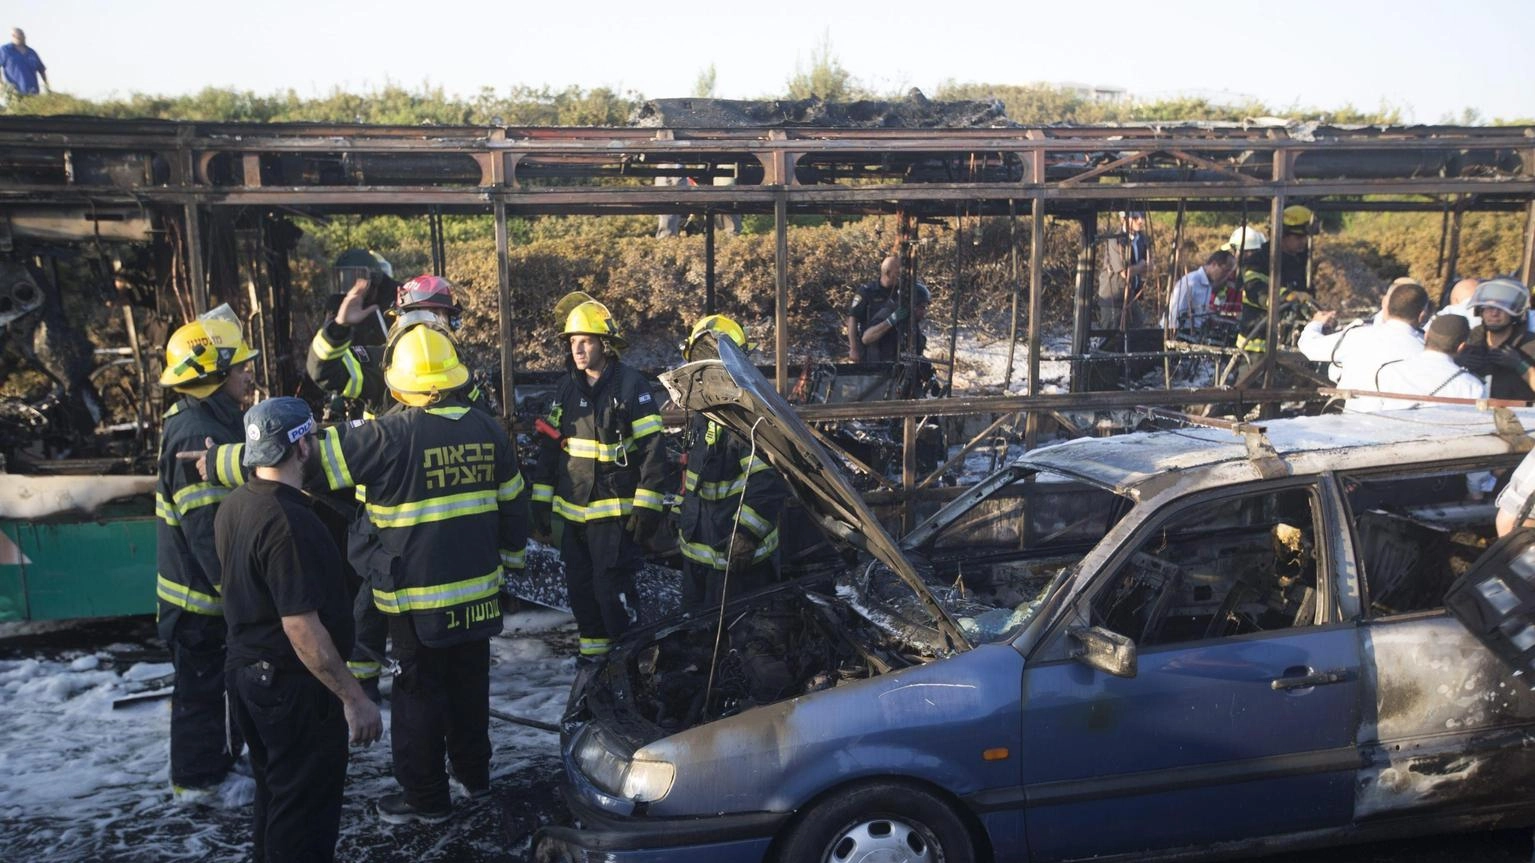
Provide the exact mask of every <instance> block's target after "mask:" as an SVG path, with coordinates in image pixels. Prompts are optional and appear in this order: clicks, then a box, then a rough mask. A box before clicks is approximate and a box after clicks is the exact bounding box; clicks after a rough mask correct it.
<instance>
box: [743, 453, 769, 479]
mask: <svg viewBox="0 0 1535 863" xmlns="http://www.w3.org/2000/svg"><path fill="white" fill-rule="evenodd" d="M770 467H772V465H770V464H768V463H767V462H765V461H763V460H762V459H760V458H757V457H756V456H754V455H749V456H746V457H745V458H743V459H741V469H742V470H744V471H746V475H747V476H751V475H752V474H754V473H756V472H757V471H761V470H767V469H768V468H770Z"/></svg>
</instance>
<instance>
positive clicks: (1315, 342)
mask: <svg viewBox="0 0 1535 863" xmlns="http://www.w3.org/2000/svg"><path fill="white" fill-rule="evenodd" d="M1401 285H1415V286H1417V287H1418V288H1420V289H1421V288H1422V287H1423V285H1421V284H1419V282H1418V280H1417V279H1413V278H1409V277H1407V276H1403V277H1402V278H1399V279H1393V280H1392V282H1391V284H1390V285H1387V286H1386V287H1385V288H1384V289H1377V291H1378V292H1379V294H1380V309H1379V310H1378V311H1376V312H1375V314H1373V315H1371V316H1370V317H1368V318H1364V319H1361V320H1356V321H1351V322H1349V323H1348V325H1346V326H1344V327H1343V328H1341V329H1333V324H1334V323H1336V321H1337V319H1338V312H1337V310H1336V309H1327V310H1325V311H1319V312H1317V313H1316V314H1314V315H1312V317H1311V321H1310V322H1309V323H1307V324H1306V326H1305V329H1303V330H1301V334H1300V339H1299V340H1298V341H1297V342H1296V345H1295V347H1296V349H1297V350H1299V351H1300V352H1301V353H1302V354H1304V355H1305V356H1306V359H1308V360H1311V361H1312V362H1314V363H1327V377H1328V378H1329V379H1331V380H1333V381H1337V380H1338V379H1339V378H1340V377H1341V376H1342V374H1343V366H1342V365H1341V364H1340V363H1339V362H1338V359H1337V356H1338V352H1339V351H1340V350H1341V348H1342V345H1343V344H1344V342H1346V341H1348V340H1349V339H1351V338H1353V337H1355V336H1358V335H1361V334H1363V333H1365V332H1367V331H1368V328H1369V327H1372V326H1375V325H1378V324H1380V323H1381V322H1383V321H1384V320H1385V319H1386V317H1387V313H1386V307H1387V305H1388V304H1389V303H1390V302H1391V294H1392V292H1393V291H1395V290H1396V289H1397V287H1399V286H1401ZM1426 295H1427V292H1426V291H1425V296H1426ZM1416 327H1417V324H1414V328H1416Z"/></svg>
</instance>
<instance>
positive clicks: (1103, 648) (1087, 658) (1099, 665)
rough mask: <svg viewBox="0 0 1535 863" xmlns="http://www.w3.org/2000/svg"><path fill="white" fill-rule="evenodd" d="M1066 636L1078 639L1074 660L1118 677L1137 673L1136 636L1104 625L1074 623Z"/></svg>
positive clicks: (1076, 640)
mask: <svg viewBox="0 0 1535 863" xmlns="http://www.w3.org/2000/svg"><path fill="white" fill-rule="evenodd" d="M1066 636H1067V637H1068V638H1070V639H1071V640H1072V641H1074V642H1076V645H1075V646H1074V647H1072V648H1071V658H1072V659H1075V660H1076V661H1078V662H1080V663H1082V664H1083V665H1086V666H1087V667H1088V668H1096V669H1098V670H1099V671H1103V672H1106V673H1108V674H1112V675H1114V676H1115V677H1134V676H1135V672H1136V658H1135V657H1136V653H1135V640H1134V639H1132V638H1130V637H1128V636H1124V635H1120V634H1119V633H1117V632H1110V631H1109V630H1107V629H1104V628H1103V627H1101V626H1074V627H1072V628H1071V629H1068V630H1066Z"/></svg>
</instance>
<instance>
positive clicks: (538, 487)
mask: <svg viewBox="0 0 1535 863" xmlns="http://www.w3.org/2000/svg"><path fill="white" fill-rule="evenodd" d="M533 500H535V501H537V502H539V503H548V502H549V501H551V500H554V486H552V485H544V484H543V483H541V482H535V483H533Z"/></svg>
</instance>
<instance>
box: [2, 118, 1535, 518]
mask: <svg viewBox="0 0 1535 863" xmlns="http://www.w3.org/2000/svg"><path fill="white" fill-rule="evenodd" d="M657 113H664V112H657ZM664 177H692V178H698V179H702V178H706V177H707V178H715V177H728V178H731V180H732V181H733V183H734V184H733V185H698V186H677V185H656V184H652V182H653V181H654V180H655V179H657V178H664ZM1291 199H1304V200H1305V201H1306V203H1307V204H1308V206H1311V207H1312V209H1314V210H1319V211H1323V212H1326V211H1330V210H1355V211H1364V210H1417V211H1432V212H1441V213H1443V214H1444V219H1445V234H1446V236H1447V238H1448V256H1447V259H1446V254H1445V244H1444V242H1443V241H1441V255H1440V260H1441V266H1440V271H1441V272H1440V275H1442V276H1443V277H1444V279H1445V280H1446V285H1445V287H1446V288H1447V287H1448V280H1449V279H1450V278H1451V276H1452V274H1453V273H1454V271H1455V262H1454V261H1455V255H1456V249H1457V248H1458V241H1459V226H1460V216H1461V214H1462V213H1464V212H1467V211H1504V212H1523V213H1524V214H1525V227H1524V232H1523V236H1524V244H1523V246H1524V247H1523V250H1522V256H1521V259H1520V260H1521V265H1520V275H1521V276H1522V277H1523V278H1524V279H1525V280H1526V281H1528V279H1529V276H1530V273H1531V266H1532V260H1531V259H1532V256H1535V128H1530V127H1460V126H1413V127H1362V128H1344V127H1330V126H1319V125H1316V124H1294V123H1291V124H1282V123H1244V124H1221V123H1184V124H1167V125H1141V126H1034V127H1016V126H1006V127H995V128H920V129H912V128H824V127H815V126H788V125H764V126H747V127H729V128H693V127H691V126H687V125H680V126H674V127H668V128H651V127H624V128H584V127H442V126H363V125H334V124H241V123H197V122H164V121H113V120H98V119H88V118H27V117H20V118H0V251H9V241H10V237H11V233H12V231H13V229H15V227H16V225H13V222H17V223H20V222H21V221H22V220H23V219H24V218H25V217H35V216H36V215H37V214H38V213H40V212H41V213H47V212H49V211H68V212H72V213H74V214H76V217H77V218H81V217H83V218H85V219H88V220H94V225H95V230H96V231H97V232H99V231H100V230H101V225H102V224H103V223H104V221H103V220H105V219H108V218H111V216H109V215H107V214H111V213H114V212H122V211H125V210H127V211H137V212H139V213H152V214H154V216H155V217H157V218H158V220H159V223H160V224H162V225H164V226H166V227H167V228H169V231H168V233H169V234H171V235H174V237H175V240H176V244H177V245H178V246H179V248H180V249H183V250H190V252H189V253H186V254H184V255H182V256H181V261H180V270H181V271H182V272H183V274H184V279H185V283H186V284H187V285H188V286H189V287H190V291H189V293H190V297H189V300H190V302H189V305H190V306H191V309H189V311H198V310H202V309H204V308H206V307H207V306H208V304H209V301H210V296H225V295H227V292H228V291H231V290H238V286H237V285H235V284H231V283H230V282H231V279H233V278H234V277H233V276H231V275H230V274H229V273H227V272H225V273H220V272H217V271H210V265H209V258H208V253H207V239H206V234H207V232H208V226H209V224H210V220H213V221H216V220H217V219H219V218H220V217H221V216H222V215H223V214H227V213H229V212H232V211H234V210H233V208H241V209H240V210H239V211H240V212H247V213H248V212H252V211H254V212H258V213H262V212H266V213H276V212H298V213H305V214H315V215H325V214H338V213H351V214H399V215H421V214H424V213H432V214H439V213H452V214H479V215H484V214H487V213H488V214H490V215H492V216H493V217H494V219H495V239H496V246H497V264H498V277H499V293H498V300H499V314H500V321H499V323H500V336H501V342H502V344H503V345H505V346H507V347H506V349H505V350H503V351H502V358H501V369H500V371H501V379H502V382H503V391H509V389H510V385H511V383H512V382H513V381H515V379H516V368H515V364H516V351H515V350H514V347H515V346H514V345H513V341H512V333H513V330H512V320H513V315H514V314H516V313H517V311H518V306H517V297H516V296H515V295H514V290H513V281H514V280H513V277H512V273H511V272H510V269H509V264H508V258H507V251H508V249H509V238H508V231H507V218H508V217H509V216H536V215H545V214H564V215H571V214H584V215H612V214H636V213H643V214H657V213H697V212H703V213H705V214H710V213H760V214H771V215H772V216H773V219H774V224H775V230H776V254H775V273H774V276H775V280H774V286H775V327H774V351H773V353H774V357H775V360H774V362H775V364H776V367H775V370H776V380H777V382H778V386H779V387H780V388H781V389H782V388H785V387H787V386H789V385H790V383H791V379H790V377H789V374H788V365H787V364H788V355H789V338H788V331H787V324H786V320H787V308H788V298H789V272H788V261H789V253H788V231H787V226H788V222H789V217H790V216H791V215H797V214H835V215H844V214H845V215H858V214H890V213H895V214H900V215H902V216H904V217H908V218H916V219H922V218H944V217H950V216H953V215H954V214H955V212H956V211H957V208H961V207H962V208H963V212H965V213H967V214H969V215H974V216H981V217H996V216H1006V217H1008V218H1010V219H1013V220H1015V223H1016V219H1017V218H1018V217H1019V215H1020V212H1021V211H1022V210H1023V206H1024V205H1026V206H1027V211H1026V212H1025V213H1023V215H1024V216H1025V217H1026V218H1028V219H1029V220H1030V225H1031V227H1032V230H1031V232H1030V236H1031V245H1030V249H1029V250H1028V260H1029V266H1028V275H1027V284H1028V293H1027V315H1026V319H1027V321H1028V330H1027V344H1028V348H1029V350H1028V359H1027V372H1026V374H1027V386H1028V391H1027V395H1023V396H998V397H976V398H957V399H943V400H938V401H934V400H921V401H894V402H890V401H886V402H877V403H860V404H838V405H810V406H805V407H803V408H801V409H800V410H801V412H802V415H803V416H804V418H805V419H807V420H844V419H876V418H901V419H903V420H904V421H905V425H906V446H905V458H904V471H903V482H902V487H901V488H900V489H891V491H894V492H896V495H895V496H896V497H898V498H899V497H908V496H911V495H917V494H921V491H922V489H923V488H924V487H926V486H928V485H931V484H932V483H933V481H934V479H935V478H936V476H937V473H936V472H935V473H933V474H931V475H929V476H927V477H925V478H918V477H917V476H916V463H915V458H914V455H913V451H914V446H913V440H914V437H915V423H916V421H917V418H918V417H921V416H946V415H947V416H953V415H961V414H993V415H1000V417H1002V418H1003V419H1005V418H1007V417H1010V416H1013V415H1017V414H1021V415H1022V416H1023V417H1024V418H1025V423H1026V426H1025V428H1026V437H1027V440H1028V443H1029V444H1030V445H1032V444H1033V443H1034V441H1035V436H1036V429H1037V420H1038V418H1039V417H1040V415H1041V414H1042V413H1043V412H1048V411H1061V410H1072V409H1080V408H1083V407H1088V406H1089V405H1090V406H1091V408H1105V407H1130V406H1134V405H1197V404H1207V403H1212V402H1222V403H1227V404H1229V403H1231V402H1233V400H1235V401H1237V402H1239V403H1240V404H1242V405H1254V404H1265V403H1274V402H1278V401H1281V400H1295V399H1297V398H1300V397H1305V396H1308V395H1309V396H1314V395H1315V392H1314V391H1309V392H1308V391H1298V390H1294V389H1269V388H1266V387H1267V386H1268V385H1269V384H1270V382H1271V377H1270V371H1271V369H1272V367H1273V365H1274V355H1272V354H1267V355H1264V356H1263V358H1262V360H1261V361H1260V364H1259V366H1258V371H1259V372H1260V373H1259V374H1258V375H1249V376H1248V378H1247V379H1248V380H1249V381H1252V382H1255V383H1258V384H1259V386H1257V387H1253V386H1247V387H1243V388H1241V389H1239V390H1236V391H1232V390H1227V389H1214V388H1211V389H1203V390H1178V391H1167V392H1161V393H1156V392H1146V391H1141V392H1121V393H1093V394H1088V393H1083V392H1072V393H1067V394H1051V395H1042V394H1041V393H1040V390H1039V363H1040V359H1041V351H1040V335H1041V333H1040V323H1041V321H1040V318H1041V308H1042V305H1041V294H1042V290H1043V269H1042V264H1043V258H1044V253H1043V242H1044V235H1045V232H1044V225H1045V218H1046V216H1047V215H1049V216H1052V217H1055V218H1063V219H1074V220H1077V221H1079V222H1081V224H1082V226H1083V249H1084V253H1083V254H1082V255H1081V256H1080V257H1081V258H1082V259H1083V260H1086V259H1087V257H1088V254H1089V251H1088V250H1090V248H1091V246H1092V239H1093V230H1094V226H1095V224H1096V221H1095V220H1096V217H1097V215H1098V214H1099V213H1101V212H1103V211H1105V210H1114V209H1121V208H1123V207H1125V206H1126V205H1127V204H1130V203H1132V202H1133V204H1134V207H1135V208H1137V209H1150V210H1165V211H1170V210H1177V211H1178V212H1180V213H1181V212H1183V211H1184V209H1185V208H1186V207H1188V206H1189V205H1190V202H1192V204H1193V207H1194V208H1195V209H1202V210H1224V211H1229V212H1238V211H1240V212H1241V213H1242V218H1243V221H1244V222H1245V221H1248V220H1249V216H1248V214H1249V212H1250V211H1251V212H1252V214H1253V215H1252V218H1251V221H1252V222H1253V223H1259V222H1262V221H1265V219H1264V218H1263V217H1264V216H1265V215H1266V217H1267V219H1266V221H1267V223H1268V224H1278V223H1279V221H1280V214H1281V211H1282V210H1283V209H1284V207H1285V204H1286V201H1287V200H1291ZM1265 203H1266V204H1267V207H1266V209H1267V213H1264V212H1263V210H1264V209H1265V208H1264V207H1263V205H1264V204H1265ZM1452 216H1453V220H1452ZM704 221H705V224H706V225H707V229H706V230H707V231H708V235H707V236H706V257H707V258H708V261H707V273H708V287H709V290H708V291H707V296H708V299H707V300H706V305H707V306H708V307H709V309H708V310H712V305H713V302H712V298H713V291H712V287H713V270H714V267H713V242H712V240H713V220H712V219H708V218H706V219H705V220H704ZM261 236H262V242H263V243H264V244H265V246H266V248H265V249H264V251H265V254H266V255H267V256H268V257H270V258H273V259H275V260H276V262H277V266H276V267H274V272H273V275H274V276H275V277H276V278H274V280H273V281H274V282H275V284H274V285H273V290H272V292H271V295H270V297H271V302H272V305H273V308H272V309H271V310H270V312H271V313H272V315H273V318H274V320H273V321H272V326H273V329H274V330H275V336H276V346H277V347H279V348H282V347H284V346H285V345H286V344H288V343H289V342H288V340H289V337H290V336H291V333H290V332H289V329H290V327H289V322H288V319H287V309H286V296H285V295H286V278H287V265H286V260H287V247H286V246H285V245H284V244H282V243H281V242H276V241H271V240H270V238H269V237H268V236H267V234H266V233H265V232H263V233H262V234H261ZM1016 254H1017V249H1016V244H1015V249H1014V255H1015V260H1016ZM1272 259H1273V260H1272V261H1271V264H1270V267H1271V274H1270V275H1271V278H1270V290H1271V295H1270V299H1269V321H1268V328H1269V332H1270V333H1272V332H1273V330H1274V328H1275V325H1276V315H1277V310H1278V304H1277V302H1276V294H1277V291H1278V285H1279V278H1278V268H1279V256H1278V255H1274V256H1272ZM958 266H960V263H959V262H956V267H958ZM211 269H212V270H217V269H218V268H211ZM224 269H228V268H224ZM1023 283H1024V280H1023V279H1022V278H1021V277H1017V274H1016V265H1015V278H1014V291H1013V304H1012V315H1013V332H1014V333H1015V334H1016V328H1017V321H1018V315H1019V301H1020V296H1021V294H1022V289H1023ZM1074 291H1075V303H1074V308H1075V310H1076V313H1075V320H1074V324H1073V328H1072V347H1071V358H1072V359H1074V360H1078V361H1081V360H1083V359H1084V358H1085V357H1086V356H1087V354H1088V350H1089V332H1090V331H1089V327H1088V318H1089V313H1088V312H1087V309H1088V307H1089V303H1090V301H1091V296H1092V284H1091V274H1090V272H1089V267H1088V266H1086V265H1085V264H1083V263H1079V265H1078V268H1077V275H1076V280H1075V285H1074ZM1016 341H1017V339H1016V336H1015V338H1014V342H1015V343H1016ZM1270 343H1272V341H1271V342H1270ZM279 352H281V351H279ZM1011 367H1012V362H1011V357H1010V359H1009V377H1011ZM276 373H277V374H278V375H284V374H292V373H293V372H292V371H291V370H286V369H282V368H279V369H277V372H276ZM1080 377H1081V376H1080V375H1074V376H1073V387H1074V388H1076V387H1077V385H1078V384H1077V381H1078V379H1079V378H1080ZM274 383H276V384H277V385H278V386H280V387H282V388H283V389H284V390H285V391H287V390H290V389H291V387H292V385H293V384H295V383H296V381H289V380H282V379H280V378H279V379H278V380H276V381H274ZM503 405H504V406H505V407H504V409H505V410H506V411H507V413H508V419H510V418H511V417H510V412H511V410H512V407H511V400H510V399H504V400H503ZM1001 422H1002V419H999V420H998V421H997V422H995V423H992V425H991V426H989V427H988V428H987V430H986V431H985V432H983V433H982V435H979V436H977V437H976V438H974V439H972V440H971V441H970V442H969V443H968V444H966V446H965V447H964V449H966V450H968V449H969V448H970V447H972V446H974V445H976V444H978V443H979V442H980V441H981V439H982V438H984V437H985V436H986V435H989V434H991V433H992V432H994V430H995V429H996V428H997V427H998V426H999V425H1000V423H1001ZM940 471H941V469H940Z"/></svg>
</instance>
